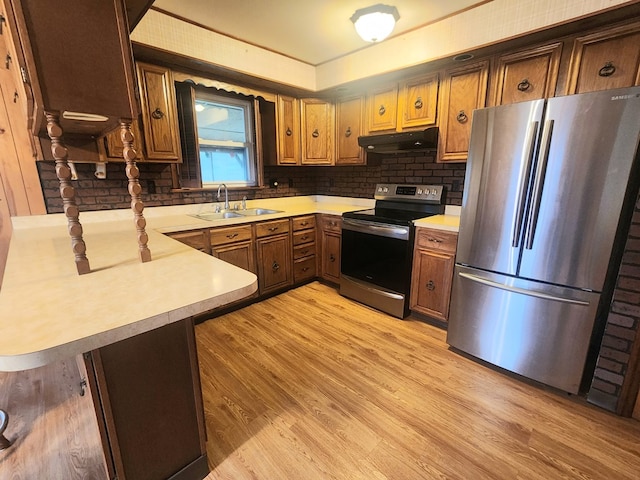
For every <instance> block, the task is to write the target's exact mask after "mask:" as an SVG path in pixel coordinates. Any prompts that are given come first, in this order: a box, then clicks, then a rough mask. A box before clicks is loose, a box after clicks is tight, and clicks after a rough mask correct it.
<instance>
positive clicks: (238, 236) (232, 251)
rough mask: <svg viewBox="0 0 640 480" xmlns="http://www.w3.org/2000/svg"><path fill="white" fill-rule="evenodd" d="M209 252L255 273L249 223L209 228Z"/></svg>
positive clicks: (253, 250) (253, 249)
mask: <svg viewBox="0 0 640 480" xmlns="http://www.w3.org/2000/svg"><path fill="white" fill-rule="evenodd" d="M209 235H210V237H211V254H212V255H213V256H214V257H216V258H219V259H220V260H223V261H225V262H227V263H230V264H232V265H235V266H236V267H240V268H242V269H244V270H248V271H249V272H253V273H256V262H255V247H254V243H253V234H252V231H251V225H239V226H234V227H224V228H215V229H211V231H210V232H209Z"/></svg>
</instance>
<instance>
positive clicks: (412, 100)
mask: <svg viewBox="0 0 640 480" xmlns="http://www.w3.org/2000/svg"><path fill="white" fill-rule="evenodd" d="M437 104H438V74H437V73H434V74H430V75H426V76H421V77H417V78H412V79H409V80H406V81H404V82H403V83H402V84H401V85H400V91H399V96H398V127H399V129H400V130H405V129H407V128H413V127H428V126H430V125H435V124H436V112H437Z"/></svg>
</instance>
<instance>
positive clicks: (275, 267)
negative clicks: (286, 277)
mask: <svg viewBox="0 0 640 480" xmlns="http://www.w3.org/2000/svg"><path fill="white" fill-rule="evenodd" d="M271 270H273V271H274V272H277V271H278V270H280V265H278V262H276V261H275V260H274V261H273V265H271Z"/></svg>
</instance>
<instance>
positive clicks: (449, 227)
mask: <svg viewBox="0 0 640 480" xmlns="http://www.w3.org/2000/svg"><path fill="white" fill-rule="evenodd" d="M460 210H461V207H458V206H454V205H447V207H446V209H445V212H444V215H434V216H433V217H427V218H423V219H422V220H417V221H415V222H414V224H415V226H416V227H425V228H435V229H438V230H446V231H448V232H456V233H457V232H458V228H459V226H460Z"/></svg>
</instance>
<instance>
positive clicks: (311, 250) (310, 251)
mask: <svg viewBox="0 0 640 480" xmlns="http://www.w3.org/2000/svg"><path fill="white" fill-rule="evenodd" d="M315 254H316V245H315V243H308V244H305V245H299V246H297V247H293V259H294V260H298V259H299V258H304V257H308V256H309V255H315Z"/></svg>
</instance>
